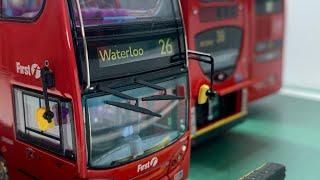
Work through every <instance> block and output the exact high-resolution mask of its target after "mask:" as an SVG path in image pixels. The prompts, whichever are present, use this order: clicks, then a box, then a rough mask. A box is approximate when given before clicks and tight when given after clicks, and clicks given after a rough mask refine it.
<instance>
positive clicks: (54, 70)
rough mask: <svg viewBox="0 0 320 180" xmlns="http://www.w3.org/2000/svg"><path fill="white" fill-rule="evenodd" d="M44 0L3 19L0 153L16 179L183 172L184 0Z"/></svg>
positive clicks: (186, 153)
mask: <svg viewBox="0 0 320 180" xmlns="http://www.w3.org/2000/svg"><path fill="white" fill-rule="evenodd" d="M41 2H42V3H43V6H41V7H42V8H41V10H38V11H37V18H35V19H32V21H25V22H22V23H21V22H15V21H14V19H10V20H8V21H4V22H0V27H1V28H0V31H1V34H6V37H2V35H1V34H0V36H1V37H0V40H1V46H0V47H2V45H3V44H4V43H5V42H9V43H7V48H6V49H5V50H4V56H3V57H5V58H6V59H5V60H4V61H3V62H6V64H5V65H4V67H2V66H0V67H1V74H0V75H1V76H0V81H1V82H5V83H3V86H4V88H3V90H4V93H5V94H3V93H1V94H0V95H1V96H0V97H2V98H3V99H5V100H6V101H5V102H1V104H0V107H2V108H1V110H0V112H1V119H0V128H1V131H0V137H1V142H0V147H1V154H0V155H1V156H2V157H4V159H5V160H6V162H7V163H6V164H7V167H8V172H9V175H10V176H11V177H12V179H25V178H33V179H48V178H52V179H61V178H65V179H72V178H83V179H186V178H187V176H188V169H189V161H190V133H189V128H188V126H189V122H188V117H189V113H188V112H189V111H188V107H189V100H188V99H189V87H188V68H187V63H186V57H187V55H186V45H185V34H184V28H183V22H182V18H181V12H180V4H179V1H178V0H172V1H169V0H70V1H65V0H56V1H45V0H43V1H41ZM66 2H68V3H66ZM18 5H19V4H18ZM7 8H8V9H9V6H8V7H7ZM10 10H11V9H10ZM8 12H9V11H8ZM27 13H28V12H27ZM28 15H30V13H29V14H28ZM11 20H13V21H11ZM17 32H21V33H20V34H19V33H17ZM3 38H6V41H4V40H3ZM15 39H19V41H17V40H15ZM1 50H3V48H1ZM1 52H2V51H1ZM1 55H2V54H1ZM1 62H2V61H1ZM11 62H12V63H13V64H10V63H11ZM8 95H10V96H8ZM5 104H7V105H5ZM8 104H9V107H8ZM12 108H13V109H12ZM6 113H8V115H5V114H6Z"/></svg>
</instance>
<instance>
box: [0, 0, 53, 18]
mask: <svg viewBox="0 0 320 180" xmlns="http://www.w3.org/2000/svg"><path fill="white" fill-rule="evenodd" d="M46 4H47V0H43V3H42V6H41V9H40V10H39V12H38V14H37V15H36V16H34V17H32V18H27V17H6V16H4V14H3V9H4V7H3V0H0V21H12V22H18V23H33V22H36V21H37V20H38V19H39V18H40V16H41V15H42V14H43V11H44V8H45V6H46Z"/></svg>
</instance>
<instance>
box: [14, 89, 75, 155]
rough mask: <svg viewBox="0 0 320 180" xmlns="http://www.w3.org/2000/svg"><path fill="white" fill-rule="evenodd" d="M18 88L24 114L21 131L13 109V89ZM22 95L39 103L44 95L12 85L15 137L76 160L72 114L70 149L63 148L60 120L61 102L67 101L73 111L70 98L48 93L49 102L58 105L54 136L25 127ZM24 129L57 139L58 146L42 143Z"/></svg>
mask: <svg viewBox="0 0 320 180" xmlns="http://www.w3.org/2000/svg"><path fill="white" fill-rule="evenodd" d="M16 90H18V91H20V92H21V93H22V105H23V110H22V113H23V116H24V119H23V120H21V122H23V123H24V124H25V125H24V132H21V131H20V130H19V128H18V126H17V124H18V122H17V121H18V119H17V118H18V116H17V111H16V110H15V108H16V95H15V91H16ZM24 95H27V96H32V97H34V98H38V99H39V104H40V105H41V100H44V96H43V94H42V92H39V91H35V90H31V89H27V88H23V87H20V86H15V85H14V86H13V87H12V102H13V103H12V104H13V109H14V112H13V113H14V123H15V124H14V127H15V135H16V139H17V140H19V141H22V142H24V143H27V144H29V145H32V146H35V147H37V148H40V149H42V150H45V151H49V152H51V153H54V154H56V155H59V156H61V157H65V158H67V159H69V160H76V146H75V145H76V144H75V141H76V138H75V129H74V118H73V114H72V118H71V119H70V126H71V133H72V146H73V149H72V151H70V150H65V147H64V139H63V124H62V121H61V118H60V116H61V113H62V112H61V103H68V104H69V105H70V109H71V112H72V113H73V107H72V103H71V101H70V100H68V99H64V98H61V97H58V96H56V95H51V94H49V95H48V96H49V101H50V102H53V103H57V105H58V109H59V113H58V114H59V115H58V116H59V118H58V123H59V137H55V136H52V135H50V134H45V133H43V132H41V131H38V130H36V129H33V128H30V127H27V126H26V117H25V103H24ZM26 131H30V132H32V133H36V134H38V135H41V136H43V137H46V138H50V139H52V140H55V141H59V145H58V146H59V147H58V146H56V145H53V144H52V145H50V144H48V143H43V140H41V139H39V138H35V137H32V136H30V135H28V134H27V133H26Z"/></svg>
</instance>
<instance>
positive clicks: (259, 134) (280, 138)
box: [189, 95, 320, 180]
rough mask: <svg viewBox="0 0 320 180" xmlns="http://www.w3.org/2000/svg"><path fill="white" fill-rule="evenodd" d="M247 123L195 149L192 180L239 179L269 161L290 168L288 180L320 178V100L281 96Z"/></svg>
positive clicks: (258, 106)
mask: <svg viewBox="0 0 320 180" xmlns="http://www.w3.org/2000/svg"><path fill="white" fill-rule="evenodd" d="M245 119H246V121H245V122H244V123H243V124H240V125H239V126H237V127H235V128H234V129H233V130H231V131H229V132H227V133H225V134H223V135H221V136H219V137H216V138H214V139H209V140H208V141H207V142H206V143H203V144H201V145H198V146H196V147H195V148H193V149H192V157H191V169H190V175H189V179H190V180H197V179H199V180H200V179H201V180H203V179H217V180H220V179H221V180H229V179H230V180H232V179H238V178H239V177H241V176H243V175H245V174H246V173H248V172H250V171H251V170H253V169H256V168H257V167H259V166H261V165H262V164H264V163H265V162H276V163H282V164H284V165H285V166H286V168H287V172H286V173H287V178H286V179H287V180H309V179H310V180H317V179H320V102H316V101H310V100H304V99H299V98H294V97H288V96H283V95H275V96H272V97H268V98H265V99H263V100H261V101H258V102H255V103H253V104H251V105H250V107H249V115H248V116H247V117H246V118H245Z"/></svg>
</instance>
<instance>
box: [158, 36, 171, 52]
mask: <svg viewBox="0 0 320 180" xmlns="http://www.w3.org/2000/svg"><path fill="white" fill-rule="evenodd" d="M159 45H160V46H161V55H170V54H172V53H173V46H172V42H171V39H170V38H164V39H160V40H159Z"/></svg>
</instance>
